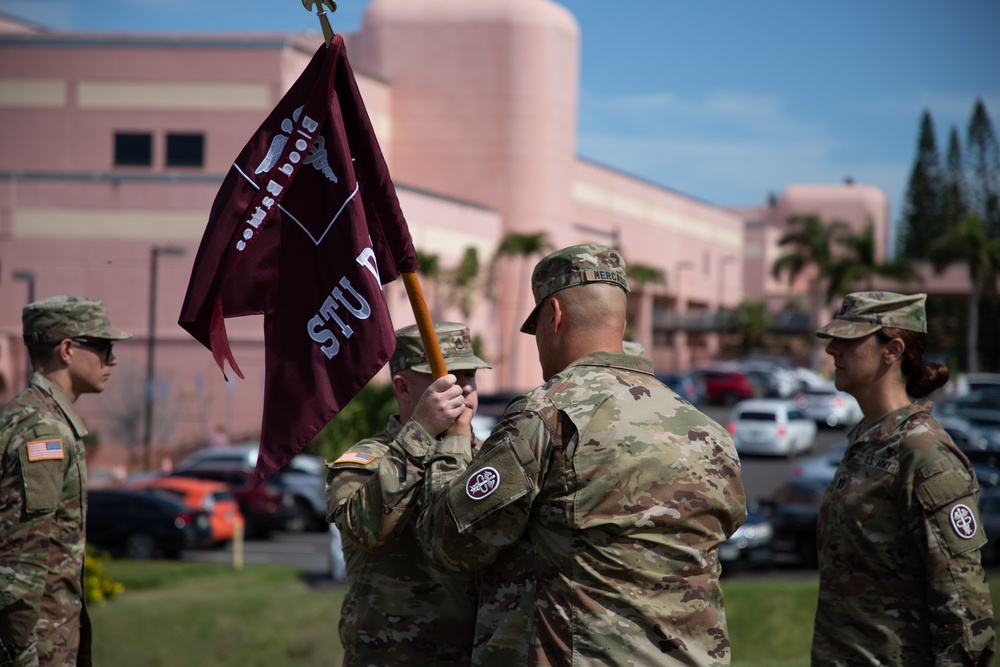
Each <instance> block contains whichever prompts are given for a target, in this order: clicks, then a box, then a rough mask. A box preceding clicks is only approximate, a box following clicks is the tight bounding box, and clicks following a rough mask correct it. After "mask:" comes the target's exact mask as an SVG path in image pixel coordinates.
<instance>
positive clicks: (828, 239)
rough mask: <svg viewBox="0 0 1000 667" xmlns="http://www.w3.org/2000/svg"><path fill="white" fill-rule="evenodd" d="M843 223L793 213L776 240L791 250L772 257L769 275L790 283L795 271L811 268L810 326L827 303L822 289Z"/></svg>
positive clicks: (817, 352) (815, 358)
mask: <svg viewBox="0 0 1000 667" xmlns="http://www.w3.org/2000/svg"><path fill="white" fill-rule="evenodd" d="M847 230H848V226H847V224H846V223H844V222H841V221H839V220H834V221H833V222H831V223H830V224H824V223H823V221H822V220H820V218H819V216H816V215H804V216H795V217H792V218H789V220H788V230H787V231H786V232H785V234H784V235H783V236H782V237H781V238H780V239H778V245H779V246H787V247H789V248H791V250H790V251H789V252H788V253H786V254H784V255H782V256H781V257H779V258H778V259H777V260H775V262H774V265H773V266H772V267H771V275H772V276H773V277H774V278H776V279H777V278H780V277H781V274H783V273H787V274H788V283H789V284H792V283H793V282H795V279H796V278H797V277H798V276H799V274H801V273H803V272H804V271H806V270H809V269H811V270H814V271H815V274H816V275H815V278H814V281H813V284H812V289H811V292H812V298H811V301H812V304H811V305H812V311H811V313H810V315H809V319H810V323H811V325H812V327H813V328H815V327H817V326H819V324H818V323H819V319H820V311H821V310H822V308H823V306H825V305H826V304H828V303H829V298H827V294H826V292H825V290H824V286H825V285H826V284H828V281H829V277H830V272H831V270H832V268H833V265H834V254H833V248H834V244H835V242H836V240H837V239H838V238H840V237H841V236H842V235H843V234H844V233H845V232H847ZM820 354H821V348H820V346H819V344H818V342H816V341H814V343H813V359H812V364H813V367H814V368H815V367H818V365H819V357H820Z"/></svg>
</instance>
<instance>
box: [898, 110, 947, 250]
mask: <svg viewBox="0 0 1000 667" xmlns="http://www.w3.org/2000/svg"><path fill="white" fill-rule="evenodd" d="M940 207H941V162H940V159H939V157H938V150H937V140H936V139H935V137H934V121H933V120H932V118H931V114H930V112H929V111H926V110H925V111H924V113H923V116H922V117H921V119H920V138H919V140H918V142H917V158H916V161H915V162H914V163H913V170H912V171H911V172H910V181H909V184H908V185H907V188H906V199H905V201H904V204H903V217H902V220H901V221H900V223H899V225H898V238H897V241H898V243H897V248H898V249H899V250H900V252H901V253H902V254H904V255H906V256H907V257H913V258H917V259H919V258H924V257H927V248H928V246H929V245H930V242H931V241H933V240H934V239H935V238H936V237H937V235H938V233H939V232H940V226H941V218H940Z"/></svg>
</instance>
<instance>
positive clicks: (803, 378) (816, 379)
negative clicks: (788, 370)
mask: <svg viewBox="0 0 1000 667" xmlns="http://www.w3.org/2000/svg"><path fill="white" fill-rule="evenodd" d="M792 371H793V372H794V373H795V378H796V379H797V380H798V381H799V391H803V390H805V389H807V388H809V387H817V386H821V385H824V384H827V383H828V382H829V380H827V379H826V378H825V377H823V376H822V375H820V374H819V373H817V372H816V371H814V370H813V369H811V368H804V367H802V366H796V367H795V368H794V369H792Z"/></svg>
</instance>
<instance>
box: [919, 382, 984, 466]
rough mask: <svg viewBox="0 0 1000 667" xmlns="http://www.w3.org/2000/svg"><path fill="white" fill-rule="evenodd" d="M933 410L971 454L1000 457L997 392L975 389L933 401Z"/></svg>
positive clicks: (973, 456)
mask: <svg viewBox="0 0 1000 667" xmlns="http://www.w3.org/2000/svg"><path fill="white" fill-rule="evenodd" d="M932 414H933V415H934V416H935V418H937V420H938V422H940V423H941V425H942V426H943V427H944V428H945V430H947V431H948V433H950V434H951V436H952V438H953V439H954V440H955V444H957V445H958V446H959V448H961V449H962V451H964V452H965V453H966V454H968V455H969V457H970V458H977V459H980V460H986V461H990V462H996V461H997V460H1000V394H993V393H991V392H989V391H986V392H984V391H978V392H973V393H970V394H965V395H963V396H955V397H952V398H948V399H945V400H942V401H938V402H937V403H935V404H934V409H933V410H932Z"/></svg>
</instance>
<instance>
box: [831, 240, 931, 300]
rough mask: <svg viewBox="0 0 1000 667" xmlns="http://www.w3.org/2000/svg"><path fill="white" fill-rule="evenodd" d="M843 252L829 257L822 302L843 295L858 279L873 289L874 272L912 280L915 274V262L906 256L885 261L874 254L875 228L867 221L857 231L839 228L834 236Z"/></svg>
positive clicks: (878, 274) (850, 289) (916, 274)
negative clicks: (839, 230)
mask: <svg viewBox="0 0 1000 667" xmlns="http://www.w3.org/2000/svg"><path fill="white" fill-rule="evenodd" d="M834 240H835V241H836V242H837V244H838V245H840V246H841V247H842V248H843V249H844V252H843V253H842V254H838V255H837V256H835V257H834V258H833V260H832V261H831V264H830V270H829V278H828V281H827V288H826V302H827V303H830V302H831V301H833V299H834V298H836V297H838V296H843V295H845V294H847V293H849V292H851V291H852V290H853V289H854V286H855V285H857V284H858V283H862V282H863V283H865V289H869V290H870V289H873V284H872V280H873V278H874V277H875V276H884V277H886V278H895V279H896V280H912V279H914V278H916V277H917V276H918V273H917V269H916V265H915V264H914V263H913V261H912V260H911V259H910V258H909V257H905V256H903V255H898V256H896V258H895V259H893V260H891V261H888V262H880V261H878V259H877V258H876V254H875V231H874V226H873V225H872V224H871V223H869V224H868V226H867V227H865V229H864V230H863V231H862V232H861V233H859V234H852V233H850V232H847V231H845V232H842V233H841V234H840V235H838V236H837V238H836V239H834Z"/></svg>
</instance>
